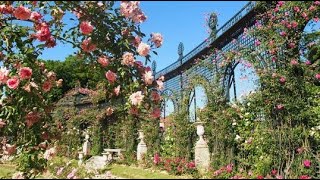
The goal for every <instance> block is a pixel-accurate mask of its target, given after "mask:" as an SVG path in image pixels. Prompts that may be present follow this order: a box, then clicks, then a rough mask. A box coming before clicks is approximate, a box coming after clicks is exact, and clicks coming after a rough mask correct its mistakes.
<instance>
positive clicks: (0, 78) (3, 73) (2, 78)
mask: <svg viewBox="0 0 320 180" xmlns="http://www.w3.org/2000/svg"><path fill="white" fill-rule="evenodd" d="M8 75H9V70H8V69H7V68H6V67H1V69H0V84H2V83H3V84H5V83H6V82H7V80H8Z"/></svg>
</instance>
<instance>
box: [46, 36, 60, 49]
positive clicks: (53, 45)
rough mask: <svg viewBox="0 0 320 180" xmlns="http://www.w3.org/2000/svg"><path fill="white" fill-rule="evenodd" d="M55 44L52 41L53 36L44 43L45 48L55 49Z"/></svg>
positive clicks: (53, 40) (54, 41)
mask: <svg viewBox="0 0 320 180" xmlns="http://www.w3.org/2000/svg"><path fill="white" fill-rule="evenodd" d="M56 45H57V44H56V40H55V39H54V37H53V36H50V37H49V39H47V41H46V43H45V46H46V47H47V48H53V47H55V46H56Z"/></svg>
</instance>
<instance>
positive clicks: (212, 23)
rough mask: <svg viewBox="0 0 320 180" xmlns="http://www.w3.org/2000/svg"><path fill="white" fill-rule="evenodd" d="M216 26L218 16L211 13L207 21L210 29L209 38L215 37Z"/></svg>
mask: <svg viewBox="0 0 320 180" xmlns="http://www.w3.org/2000/svg"><path fill="white" fill-rule="evenodd" d="M217 24H218V16H217V14H216V13H214V12H213V13H211V14H210V17H209V21H208V26H209V28H210V29H211V33H210V38H216V36H217Z"/></svg>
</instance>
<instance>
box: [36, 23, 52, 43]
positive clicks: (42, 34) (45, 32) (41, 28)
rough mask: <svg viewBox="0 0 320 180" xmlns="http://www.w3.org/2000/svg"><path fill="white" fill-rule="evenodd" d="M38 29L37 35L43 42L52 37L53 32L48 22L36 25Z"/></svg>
mask: <svg viewBox="0 0 320 180" xmlns="http://www.w3.org/2000/svg"><path fill="white" fill-rule="evenodd" d="M36 30H37V33H36V34H35V37H36V38H37V39H38V40H39V41H41V42H43V41H47V40H49V39H50V37H51V32H50V29H49V26H48V24H46V23H41V24H40V25H38V26H36Z"/></svg>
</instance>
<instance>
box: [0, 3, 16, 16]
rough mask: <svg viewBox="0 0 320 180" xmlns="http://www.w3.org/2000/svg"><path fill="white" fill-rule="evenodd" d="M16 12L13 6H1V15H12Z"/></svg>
mask: <svg viewBox="0 0 320 180" xmlns="http://www.w3.org/2000/svg"><path fill="white" fill-rule="evenodd" d="M13 11H14V9H13V7H12V5H4V4H2V5H0V13H3V14H12V13H13Z"/></svg>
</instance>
